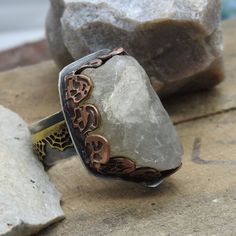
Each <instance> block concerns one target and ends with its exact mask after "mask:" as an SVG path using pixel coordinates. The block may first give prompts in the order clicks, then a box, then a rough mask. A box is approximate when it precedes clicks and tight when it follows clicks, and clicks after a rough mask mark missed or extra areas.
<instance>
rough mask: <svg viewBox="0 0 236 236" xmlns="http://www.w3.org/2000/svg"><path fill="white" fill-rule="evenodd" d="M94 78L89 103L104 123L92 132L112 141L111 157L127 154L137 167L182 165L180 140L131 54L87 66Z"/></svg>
mask: <svg viewBox="0 0 236 236" xmlns="http://www.w3.org/2000/svg"><path fill="white" fill-rule="evenodd" d="M82 74H84V75H86V76H88V77H90V78H91V80H92V81H93V87H94V89H93V91H92V93H91V95H90V97H89V99H88V100H87V101H86V103H90V104H95V105H96V106H97V108H98V110H99V111H100V114H101V117H102V122H101V126H100V127H99V128H98V129H96V130H95V131H93V132H94V133H96V134H100V135H102V136H104V137H105V138H106V139H107V140H108V141H109V143H110V151H111V157H119V156H121V157H127V158H130V159H131V160H134V161H135V162H136V165H137V166H142V167H152V168H156V169H157V170H158V171H164V170H170V169H175V168H176V167H179V166H180V165H181V156H182V154H183V150H182V146H181V144H180V140H179V138H178V136H177V133H176V130H175V128H174V126H173V125H172V123H171V121H170V118H169V116H168V114H167V112H166V111H165V109H164V108H163V106H162V104H161V102H160V99H159V98H158V96H157V94H156V93H155V91H154V90H153V88H152V86H151V84H150V80H149V78H148V76H147V74H146V72H145V71H144V69H143V68H142V67H141V66H140V64H139V63H138V62H137V61H136V60H135V59H134V58H133V57H131V56H115V57H113V58H111V59H110V60H108V61H107V62H106V63H105V64H104V65H103V66H101V67H99V68H96V69H94V68H93V69H91V68H89V69H85V70H84V71H83V72H82Z"/></svg>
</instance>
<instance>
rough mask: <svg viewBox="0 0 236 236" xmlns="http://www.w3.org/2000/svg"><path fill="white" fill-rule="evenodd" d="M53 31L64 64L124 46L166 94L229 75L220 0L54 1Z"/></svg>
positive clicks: (58, 57)
mask: <svg viewBox="0 0 236 236" xmlns="http://www.w3.org/2000/svg"><path fill="white" fill-rule="evenodd" d="M51 5H52V7H51V9H50V11H49V14H48V20H47V35H48V41H49V45H50V49H51V52H52V55H53V56H54V58H55V60H56V62H57V63H58V64H59V65H60V66H65V65H66V64H67V63H68V62H69V61H71V60H72V59H78V58H81V57H82V56H85V55H86V54H89V53H91V52H95V51H97V50H99V49H102V48H109V49H113V48H117V47H124V48H125V49H126V50H127V52H128V53H129V54H130V55H132V56H134V57H135V58H136V59H137V60H138V61H139V62H140V64H141V65H142V66H143V67H144V69H145V70H146V72H147V74H148V75H149V77H150V78H151V81H152V84H153V87H154V89H155V90H156V91H157V92H158V94H160V95H167V94H171V93H174V92H177V91H186V90H197V89H202V88H209V87H212V86H214V85H216V84H217V83H219V82H220V81H221V80H222V79H223V77H224V76H223V66H222V49H223V40H222V33H221V30H220V0H214V1H213V0H139V1H136V0H128V1H123V0H115V1H114V0H86V1H85V0H51Z"/></svg>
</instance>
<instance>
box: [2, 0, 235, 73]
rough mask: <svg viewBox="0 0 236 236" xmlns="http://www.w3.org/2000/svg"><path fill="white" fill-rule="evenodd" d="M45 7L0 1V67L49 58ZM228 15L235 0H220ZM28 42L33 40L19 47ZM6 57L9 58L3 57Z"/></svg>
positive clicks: (43, 0)
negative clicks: (45, 29)
mask: <svg viewBox="0 0 236 236" xmlns="http://www.w3.org/2000/svg"><path fill="white" fill-rule="evenodd" d="M48 7H49V0H40V1H39V0H1V1H0V70H5V69H10V68H13V67H15V66H16V65H18V66H19V65H21V64H22V65H26V64H33V63H35V62H38V61H40V60H41V58H42V59H47V58H49V57H50V55H48V52H47V50H45V48H46V47H47V46H46V42H45V40H43V38H44V22H45V18H46V14H47V10H48ZM232 17H236V0H222V19H223V20H225V19H229V18H232ZM31 42H35V43H33V44H27V45H25V46H24V47H20V48H19V46H21V45H23V44H26V43H31ZM16 48H17V49H16ZM26 50H27V53H25V52H26ZM35 51H36V52H37V53H35ZM23 52H24V54H23ZM12 55H14V57H12ZM10 56H11V58H10V60H6V58H9V57H10ZM2 58H4V60H3V59H2Z"/></svg>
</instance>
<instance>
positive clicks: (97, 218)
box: [0, 21, 236, 236]
mask: <svg viewBox="0 0 236 236" xmlns="http://www.w3.org/2000/svg"><path fill="white" fill-rule="evenodd" d="M235 25H236V21H228V22H224V32H225V47H226V48H225V60H226V63H225V67H226V78H227V79H226V81H225V82H224V83H222V84H221V85H219V86H218V87H217V88H216V89H214V90H211V91H206V92H202V93H195V94H188V95H181V96H180V95H179V96H175V97H173V98H170V99H168V101H165V105H166V107H167V109H168V111H169V112H170V115H171V117H172V119H173V120H174V121H175V123H176V124H177V125H176V127H177V130H178V132H179V134H180V137H181V138H182V141H183V145H184V150H185V155H184V159H183V167H182V169H181V170H180V171H179V172H177V173H176V174H175V175H173V176H172V177H170V178H169V179H167V180H166V181H165V182H164V183H163V184H162V185H161V186H160V187H159V188H157V189H147V188H145V187H142V186H139V185H134V184H130V183H125V182H121V181H109V180H104V179H97V178H95V177H93V176H91V175H89V174H88V173H87V172H86V170H85V169H84V168H83V166H82V164H81V163H80V161H79V159H77V158H74V159H71V160H68V161H65V162H63V163H60V164H58V165H56V166H55V167H53V168H52V169H50V171H49V175H50V176H51V178H52V180H53V181H54V183H55V184H56V186H57V188H58V190H59V191H60V192H61V193H62V195H63V202H62V206H63V209H64V211H65V213H66V216H67V219H66V220H64V221H63V222H61V223H59V224H56V225H53V226H51V227H50V228H48V229H46V230H45V231H44V232H41V233H39V234H38V236H59V235H60V236H61V235H63V236H77V235H79V236H80V235H86V236H87V235H96V236H97V235H98V236H99V235H117V236H118V235H201V236H202V235H235V234H236V225H235V218H236V128H235V124H236V82H235V81H236V46H235V40H234V38H233V36H234V35H235V34H236V27H235ZM57 73H58V71H57V69H56V67H55V65H54V64H53V63H52V62H46V63H42V64H39V65H36V66H32V67H26V68H19V69H16V70H13V71H9V72H5V73H2V74H1V75H0V86H1V92H0V101H1V104H2V105H5V106H7V107H9V108H11V109H13V110H15V111H17V112H18V113H19V114H20V115H22V116H23V117H24V118H25V119H26V120H27V121H28V122H32V121H35V120H37V119H39V118H42V117H44V116H46V115H48V114H50V113H52V112H55V111H57V110H58V109H59V102H58V95H57V86H56V83H57Z"/></svg>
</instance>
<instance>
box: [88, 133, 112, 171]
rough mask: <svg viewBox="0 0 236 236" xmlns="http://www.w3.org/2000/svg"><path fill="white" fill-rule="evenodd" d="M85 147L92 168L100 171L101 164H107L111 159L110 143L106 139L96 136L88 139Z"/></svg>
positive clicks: (90, 136)
mask: <svg viewBox="0 0 236 236" xmlns="http://www.w3.org/2000/svg"><path fill="white" fill-rule="evenodd" d="M85 145H86V148H87V150H88V154H89V157H90V161H91V164H92V166H94V167H95V168H96V169H97V171H99V169H100V167H101V164H106V163H107V162H108V161H109V158H110V149H109V145H108V141H107V140H106V139H105V138H104V137H102V136H100V135H95V134H94V135H89V136H87V137H86V139H85Z"/></svg>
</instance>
